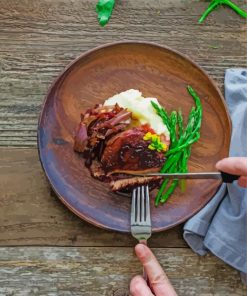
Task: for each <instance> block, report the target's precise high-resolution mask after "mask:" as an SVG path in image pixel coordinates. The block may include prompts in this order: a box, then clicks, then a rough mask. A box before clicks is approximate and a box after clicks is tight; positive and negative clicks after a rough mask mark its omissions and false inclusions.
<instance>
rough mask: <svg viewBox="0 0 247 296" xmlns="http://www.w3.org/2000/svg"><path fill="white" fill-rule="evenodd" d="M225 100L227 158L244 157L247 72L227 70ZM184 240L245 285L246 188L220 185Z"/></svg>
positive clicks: (246, 150) (189, 224) (246, 147)
mask: <svg viewBox="0 0 247 296" xmlns="http://www.w3.org/2000/svg"><path fill="white" fill-rule="evenodd" d="M225 97H226V103H227V105H228V108H229V111H230V115H231V119H232V125H233V131H232V138H231V146H230V156H247V69H228V70H227V71H226V75H225ZM183 236H184V239H185V241H186V242H187V243H188V245H189V246H190V247H191V249H192V250H193V251H194V252H196V253H197V254H199V255H205V254H206V253H207V252H208V251H211V252H212V253H213V254H214V255H216V256H217V257H219V258H220V259H222V260H223V261H225V262H226V263H227V264H229V265H231V266H233V267H234V268H236V269H237V270H239V271H241V272H242V273H241V279H242V281H243V283H245V284H247V189H245V188H241V187H239V186H238V185H237V183H236V182H234V183H233V184H222V186H221V187H220V189H219V191H218V192H217V193H216V194H215V196H214V197H213V198H212V199H211V201H210V202H209V203H208V204H207V205H206V206H205V207H204V208H203V209H202V210H201V211H199V212H198V213H197V214H196V215H195V216H193V217H192V218H191V219H189V220H188V221H187V222H186V224H185V225H184V234H183Z"/></svg>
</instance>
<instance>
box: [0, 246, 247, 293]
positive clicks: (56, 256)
mask: <svg viewBox="0 0 247 296" xmlns="http://www.w3.org/2000/svg"><path fill="white" fill-rule="evenodd" d="M154 252H155V254H156V255H157V257H158V259H159V261H160V262H161V264H162V266H163V267H164V269H165V270H166V272H167V274H168V276H169V278H170V279H171V282H172V283H173V285H174V286H175V288H176V290H177V292H178V295H181V296H193V295H200V296H211V295H212V296H213V295H214V296H216V295H217V296H225V295H234V296H244V295H246V291H247V288H246V287H244V286H243V285H242V284H241V282H240V279H239V276H238V272H237V271H235V270H233V269H232V268H230V267H229V266H227V265H225V264H224V263H222V262H221V261H220V260H218V259H217V258H215V257H213V256H206V257H203V258H201V257H198V256H196V255H195V254H193V253H192V252H191V251H190V250H189V249H180V248H177V249H169V248H167V249H154ZM138 273H139V274H140V273H141V266H140V264H139V263H138V261H137V259H136V258H135V257H134V254H133V249H132V248H107V249H106V248H86V247H82V248H79V247H73V248H72V247H67V248H64V247H59V248H51V247H50V248H44V247H29V248H28V247H15V248H0V295H47V296H53V295H83V296H102V295H105V296H124V295H127V293H126V294H125V293H120V291H122V292H124V291H127V290H128V283H129V281H130V279H131V277H133V276H134V275H136V274H138ZM117 291H118V292H119V293H118V292H117Z"/></svg>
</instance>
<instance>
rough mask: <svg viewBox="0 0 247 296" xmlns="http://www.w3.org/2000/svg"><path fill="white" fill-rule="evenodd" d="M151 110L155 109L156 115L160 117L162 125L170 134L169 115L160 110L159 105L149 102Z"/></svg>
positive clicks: (162, 109)
mask: <svg viewBox="0 0 247 296" xmlns="http://www.w3.org/2000/svg"><path fill="white" fill-rule="evenodd" d="M151 104H152V106H153V108H154V109H155V111H156V113H157V114H158V115H159V116H160V117H161V119H162V121H163V123H164V124H165V125H166V127H167V129H168V131H169V132H170V122H169V121H170V120H169V115H168V113H167V112H166V110H165V109H164V108H160V107H159V105H157V104H156V103H154V102H153V101H151Z"/></svg>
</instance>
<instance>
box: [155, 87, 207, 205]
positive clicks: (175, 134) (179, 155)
mask: <svg viewBox="0 0 247 296" xmlns="http://www.w3.org/2000/svg"><path fill="white" fill-rule="evenodd" d="M187 90H188V92H189V94H190V95H191V96H192V98H193V100H194V103H195V106H193V107H192V108H191V111H190V113H189V116H188V121H187V125H186V126H184V125H185V123H184V118H183V115H182V112H181V110H179V111H178V113H177V112H176V111H172V112H171V113H170V115H169V114H168V112H167V111H166V110H165V109H163V108H162V107H160V106H159V105H157V104H156V103H154V102H151V103H152V106H153V108H154V109H155V111H156V113H157V114H158V115H159V116H160V117H161V119H162V121H163V123H164V124H165V125H166V126H167V128H168V130H169V133H170V150H169V151H168V152H166V153H165V156H166V157H167V159H166V162H165V163H164V165H163V167H162V168H161V171H160V172H162V173H176V172H183V173H186V172H188V159H189V157H190V154H191V146H192V144H193V143H194V142H196V141H198V139H199V138H200V132H199V131H200V127H201V122H202V105H201V101H200V98H199V96H198V95H197V93H196V92H195V91H194V90H193V88H192V87H191V86H188V87H187ZM178 184H179V181H178V180H176V179H175V180H172V181H171V182H170V181H169V179H165V180H164V181H163V183H162V185H161V187H160V189H159V191H158V194H157V196H156V199H155V206H157V205H158V204H159V203H165V202H166V201H167V199H168V198H169V196H170V195H171V194H172V193H173V192H174V190H175V189H176V187H177V186H178ZM180 184H181V190H182V191H184V189H185V185H186V183H185V180H182V181H181V183H180Z"/></svg>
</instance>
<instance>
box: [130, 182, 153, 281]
mask: <svg viewBox="0 0 247 296" xmlns="http://www.w3.org/2000/svg"><path fill="white" fill-rule="evenodd" d="M130 224H131V234H132V235H133V237H134V238H136V239H137V240H138V241H139V243H142V244H145V245H146V244H147V240H148V239H149V238H150V236H151V234H152V226H151V217H150V201H149V188H148V185H143V186H138V187H137V188H135V189H134V190H133V191H132V204H131V221H130ZM143 277H144V279H145V280H146V281H147V280H148V278H147V274H146V272H145V270H144V269H143Z"/></svg>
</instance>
